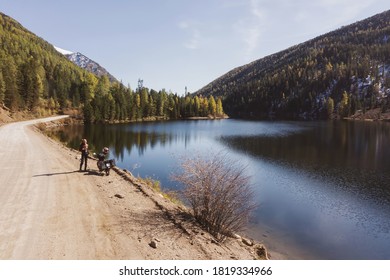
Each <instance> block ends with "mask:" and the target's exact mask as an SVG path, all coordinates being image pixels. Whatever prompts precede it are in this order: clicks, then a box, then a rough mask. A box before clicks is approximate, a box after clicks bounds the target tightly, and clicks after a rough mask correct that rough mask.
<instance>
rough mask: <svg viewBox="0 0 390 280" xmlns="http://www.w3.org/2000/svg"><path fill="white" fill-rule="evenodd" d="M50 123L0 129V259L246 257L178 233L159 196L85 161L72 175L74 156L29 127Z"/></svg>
mask: <svg viewBox="0 0 390 280" xmlns="http://www.w3.org/2000/svg"><path fill="white" fill-rule="evenodd" d="M57 118H61V117H54V118H49V119H44V120H34V121H26V122H17V123H11V124H6V125H3V126H0V158H1V165H0V259H74V260H76V259H252V258H253V255H252V253H251V252H250V250H248V248H247V246H244V245H243V244H242V242H238V241H231V242H228V243H227V244H226V245H219V244H215V243H214V242H213V241H212V238H211V237H210V236H208V235H207V234H205V233H204V232H201V231H200V230H199V229H194V230H193V231H191V230H188V229H186V230H184V229H183V227H182V225H181V224H180V223H178V222H177V221H175V220H174V219H172V216H171V217H169V215H167V214H166V212H164V211H163V210H162V208H161V205H159V204H158V203H157V204H156V199H155V198H157V200H158V199H160V200H161V201H163V198H162V197H159V195H158V194H154V195H153V194H152V195H150V194H149V195H146V194H145V192H142V191H141V189H140V188H139V187H138V188H137V187H135V186H134V185H133V184H131V183H129V182H128V181H126V180H125V179H124V178H123V177H121V176H120V175H118V174H116V173H115V172H112V174H111V175H110V176H100V175H98V173H97V172H96V169H97V168H96V166H95V163H94V162H93V161H92V162H91V161H90V162H89V172H79V171H78V167H79V160H78V159H77V156H78V153H76V152H74V151H72V150H70V149H68V148H66V147H64V146H63V145H61V144H59V143H56V142H54V141H53V140H50V139H48V138H47V137H46V136H44V135H42V134H41V133H39V132H37V131H35V130H34V129H33V128H32V127H31V125H32V124H35V123H37V122H40V121H46V122H47V121H52V120H55V119H57ZM153 196H155V198H152V197H153ZM163 203H164V202H163Z"/></svg>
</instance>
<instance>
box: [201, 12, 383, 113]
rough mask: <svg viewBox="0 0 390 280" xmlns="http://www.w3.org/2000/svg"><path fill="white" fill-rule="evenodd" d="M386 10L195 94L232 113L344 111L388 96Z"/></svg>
mask: <svg viewBox="0 0 390 280" xmlns="http://www.w3.org/2000/svg"><path fill="white" fill-rule="evenodd" d="M389 66H390V11H385V12H383V13H380V14H378V15H375V16H373V17H370V18H368V19H365V20H362V21H359V22H357V23H354V24H351V25H348V26H345V27H342V28H340V29H337V30H335V31H333V32H329V33H327V34H324V35H322V36H319V37H316V38H314V39H312V40H309V41H307V42H305V43H302V44H298V45H296V46H292V47H290V48H288V49H286V50H284V51H281V52H278V53H275V54H273V55H269V56H267V57H264V58H262V59H258V60H256V61H253V62H251V63H249V64H246V65H243V66H240V67H236V68H235V69H233V70H231V71H229V72H227V73H226V74H224V75H222V76H221V77H219V78H217V79H216V80H214V81H212V82H211V83H209V84H207V85H206V86H205V87H203V88H201V89H200V90H199V91H197V92H195V93H194V94H196V95H202V96H208V95H211V94H212V95H214V96H222V97H223V98H224V109H225V112H226V113H227V114H228V115H230V116H231V117H243V118H279V119H300V118H304V119H320V118H329V117H334V116H336V117H346V116H349V115H352V114H354V113H355V112H356V111H358V110H366V109H370V108H374V107H375V106H382V110H383V111H386V110H387V108H388V107H389V103H390V101H389V100H388V99H389V98H390V92H389V89H390V73H389V71H388V69H389Z"/></svg>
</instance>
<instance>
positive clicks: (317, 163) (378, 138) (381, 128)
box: [222, 122, 390, 201]
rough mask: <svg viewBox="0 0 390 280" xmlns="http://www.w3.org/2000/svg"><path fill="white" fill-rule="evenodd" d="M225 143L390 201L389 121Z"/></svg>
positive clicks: (229, 139)
mask: <svg viewBox="0 0 390 280" xmlns="http://www.w3.org/2000/svg"><path fill="white" fill-rule="evenodd" d="M222 142H223V143H225V144H226V145H228V146H229V147H230V148H232V149H235V150H237V151H241V152H245V153H249V154H251V155H253V156H256V157H259V158H262V159H265V160H270V161H272V162H276V163H278V164H281V165H283V166H286V165H287V166H289V167H293V168H294V169H295V170H297V171H298V170H305V171H308V172H310V174H311V176H315V178H317V179H319V180H327V181H334V182H337V185H338V186H343V187H347V188H348V189H349V190H351V191H353V192H358V193H360V192H362V191H364V192H367V191H369V193H370V195H372V196H376V197H382V198H383V199H385V200H387V201H390V189H389V188H388V184H389V182H390V149H389V148H388V146H389V143H390V125H389V124H387V123H364V122H335V123H332V122H329V123H322V124H321V125H320V126H317V125H316V126H313V128H312V129H309V130H304V131H300V132H297V133H292V134H289V135H286V136H275V137H262V136H249V137H246V136H233V137H223V138H222Z"/></svg>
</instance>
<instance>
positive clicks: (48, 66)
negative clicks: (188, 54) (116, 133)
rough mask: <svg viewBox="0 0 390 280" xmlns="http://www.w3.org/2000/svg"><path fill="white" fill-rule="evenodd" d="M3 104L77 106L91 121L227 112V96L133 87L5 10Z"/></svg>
mask: <svg viewBox="0 0 390 280" xmlns="http://www.w3.org/2000/svg"><path fill="white" fill-rule="evenodd" d="M0 108H5V109H6V110H9V112H11V114H16V113H18V112H23V113H24V115H25V117H26V118H31V117H37V116H46V115H52V114H57V113H61V112H73V114H76V115H79V116H80V117H82V118H84V121H85V122H114V121H132V120H143V119H152V118H158V119H180V118H187V117H207V116H212V117H218V116H223V115H224V113H223V108H222V102H221V100H220V99H216V100H215V99H214V98H213V97H212V96H210V95H209V96H208V97H207V98H205V97H198V96H190V95H187V96H178V95H177V94H174V93H171V92H166V91H165V90H160V91H155V90H153V89H148V88H146V87H143V86H139V87H138V88H137V89H136V90H135V91H133V90H132V89H130V88H128V87H125V86H124V85H123V84H122V83H119V82H117V81H116V80H115V79H114V81H113V80H112V79H111V81H110V79H109V77H108V75H106V74H104V73H103V75H100V76H99V77H98V76H96V75H94V74H92V73H91V72H87V71H86V70H84V69H82V68H80V67H78V66H77V65H75V64H73V63H72V62H71V61H69V60H68V59H67V58H66V57H65V56H64V55H63V54H61V53H59V52H58V51H57V50H56V49H55V48H54V46H53V45H51V44H50V43H48V42H46V41H45V40H43V39H42V38H40V37H38V36H36V35H35V34H33V33H32V32H30V31H29V30H27V29H25V28H24V27H23V26H22V25H21V24H20V23H18V22H17V21H15V20H14V19H12V18H11V17H9V16H6V15H4V14H2V13H0ZM1 110H3V109H1ZM0 121H1V120H0Z"/></svg>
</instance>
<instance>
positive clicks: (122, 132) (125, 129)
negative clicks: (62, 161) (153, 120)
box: [49, 124, 190, 161]
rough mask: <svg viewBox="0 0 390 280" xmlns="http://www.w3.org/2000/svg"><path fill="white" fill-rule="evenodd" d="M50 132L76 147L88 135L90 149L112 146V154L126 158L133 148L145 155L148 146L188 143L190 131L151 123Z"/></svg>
mask: <svg viewBox="0 0 390 280" xmlns="http://www.w3.org/2000/svg"><path fill="white" fill-rule="evenodd" d="M49 134H50V136H52V137H56V138H58V139H59V140H60V141H61V142H63V143H66V145H67V146H68V147H71V148H74V149H78V147H79V144H80V141H81V139H82V138H86V139H87V140H88V144H89V150H90V152H91V153H93V152H100V151H101V149H102V148H103V147H109V148H110V157H115V158H116V159H118V160H120V161H123V159H124V157H126V155H127V154H130V153H131V151H132V149H136V151H137V152H138V154H139V155H143V154H144V152H145V151H146V149H148V148H150V149H153V148H154V147H155V146H157V145H160V146H166V145H172V144H175V143H177V142H178V141H180V142H185V143H187V142H188V141H189V139H190V135H189V134H188V133H185V132H182V133H171V132H169V131H165V130H159V129H157V130H155V127H150V128H149V125H148V124H143V125H139V124H130V125H129V124H123V125H122V124H118V125H86V126H82V125H71V126H65V127H62V128H59V129H58V130H55V131H51V132H49Z"/></svg>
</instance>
